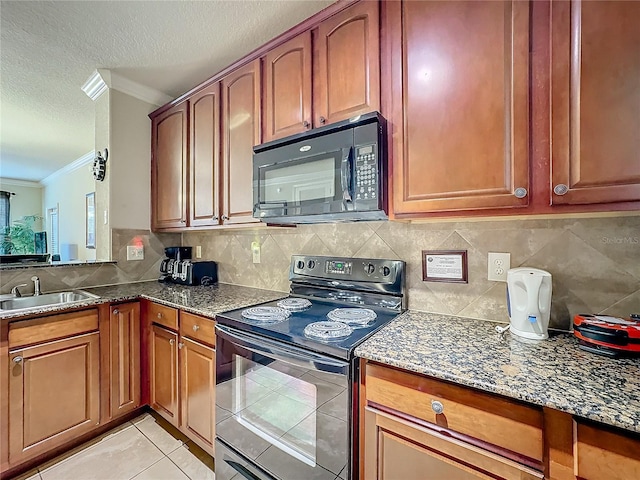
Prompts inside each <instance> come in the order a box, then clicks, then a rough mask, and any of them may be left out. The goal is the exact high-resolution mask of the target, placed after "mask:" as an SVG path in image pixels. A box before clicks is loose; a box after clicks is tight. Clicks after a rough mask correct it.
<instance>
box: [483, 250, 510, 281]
mask: <svg viewBox="0 0 640 480" xmlns="http://www.w3.org/2000/svg"><path fill="white" fill-rule="evenodd" d="M510 268H511V254H510V253H493V252H489V259H488V272H487V278H488V279H489V280H493V281H494V282H506V281H507V271H508V270H509V269H510Z"/></svg>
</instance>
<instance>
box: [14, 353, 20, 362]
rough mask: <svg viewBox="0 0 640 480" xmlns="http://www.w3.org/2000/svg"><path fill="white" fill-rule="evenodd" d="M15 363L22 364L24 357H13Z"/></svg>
mask: <svg viewBox="0 0 640 480" xmlns="http://www.w3.org/2000/svg"><path fill="white" fill-rule="evenodd" d="M13 363H22V357H21V356H20V355H18V356H17V357H13Z"/></svg>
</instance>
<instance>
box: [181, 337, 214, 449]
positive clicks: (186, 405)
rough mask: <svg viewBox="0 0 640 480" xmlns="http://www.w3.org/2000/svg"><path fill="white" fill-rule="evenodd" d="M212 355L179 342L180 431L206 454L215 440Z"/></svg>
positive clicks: (195, 345) (190, 343)
mask: <svg viewBox="0 0 640 480" xmlns="http://www.w3.org/2000/svg"><path fill="white" fill-rule="evenodd" d="M215 355H216V353H215V350H214V349H213V348H211V347H206V346H204V345H202V344H200V343H198V342H194V341H193V340H190V339H188V338H184V337H182V338H181V339H180V384H181V396H180V402H181V416H182V422H181V424H182V429H183V430H185V433H186V434H187V435H189V437H190V438H192V439H193V440H195V441H196V443H198V444H199V445H200V446H201V447H202V448H204V449H205V450H207V451H208V452H209V453H213V442H214V439H215V430H214V427H215V417H214V406H215V404H216V399H215V386H216V375H215V369H216V357H215Z"/></svg>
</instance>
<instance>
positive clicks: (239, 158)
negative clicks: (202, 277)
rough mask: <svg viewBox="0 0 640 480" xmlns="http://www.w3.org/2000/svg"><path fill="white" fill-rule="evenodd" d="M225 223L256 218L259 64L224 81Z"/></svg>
mask: <svg viewBox="0 0 640 480" xmlns="http://www.w3.org/2000/svg"><path fill="white" fill-rule="evenodd" d="M222 111H223V119H222V129H223V135H224V146H223V159H224V199H223V211H224V214H223V216H222V220H223V223H225V224H230V223H247V222H258V221H259V220H258V219H256V218H253V216H252V214H253V146H254V145H257V144H258V143H260V60H255V61H253V62H251V63H249V64H248V65H245V66H244V67H242V68H240V69H238V70H236V71H235V72H233V73H231V74H229V75H228V76H227V77H225V78H224V79H223V80H222Z"/></svg>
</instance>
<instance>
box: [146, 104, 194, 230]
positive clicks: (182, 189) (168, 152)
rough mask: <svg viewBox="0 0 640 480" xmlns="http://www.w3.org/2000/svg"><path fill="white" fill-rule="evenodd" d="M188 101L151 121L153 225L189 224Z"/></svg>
mask: <svg viewBox="0 0 640 480" xmlns="http://www.w3.org/2000/svg"><path fill="white" fill-rule="evenodd" d="M187 158H188V137H187V104H186V102H185V103H181V104H180V105H176V106H175V107H173V108H171V109H169V110H167V111H166V112H163V113H161V114H160V115H158V116H157V117H155V118H153V119H152V121H151V228H153V229H162V228H174V227H185V226H186V224H187V201H186V199H187Z"/></svg>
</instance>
